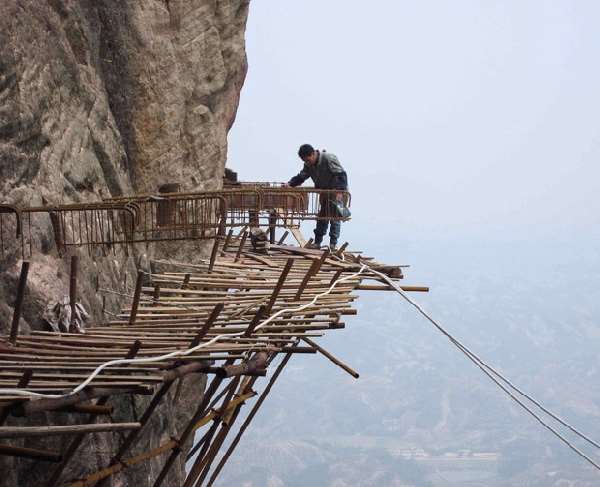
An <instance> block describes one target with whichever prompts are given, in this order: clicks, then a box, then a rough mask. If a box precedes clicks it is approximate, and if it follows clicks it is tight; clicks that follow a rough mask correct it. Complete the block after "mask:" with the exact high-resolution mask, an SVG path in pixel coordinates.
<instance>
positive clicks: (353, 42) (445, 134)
mask: <svg viewBox="0 0 600 487" xmlns="http://www.w3.org/2000/svg"><path fill="white" fill-rule="evenodd" d="M375 5H376V6H377V8H375ZM598 25H600V3H597V2H592V1H580V2H566V1H560V2H559V1H527V2H517V1H507V2H477V1H475V0H470V1H460V2H442V1H425V2H408V1H397V0H380V1H378V2H374V3H367V2H362V1H357V0H351V1H347V0H346V1H342V0H328V1H327V2H318V1H316V0H305V1H302V2H286V1H280V2H274V1H269V0H253V1H252V2H251V5H250V17H249V21H248V28H247V34H246V40H247V51H248V62H249V71H248V76H247V78H246V82H245V85H244V88H243V90H242V94H241V102H240V108H239V112H238V116H237V120H236V122H235V124H234V126H233V128H232V130H231V132H230V135H229V160H228V166H229V167H231V168H232V169H234V170H236V171H238V173H239V175H240V178H241V179H245V180H257V179H261V180H271V181H286V180H288V179H289V178H290V177H291V176H292V175H294V174H295V173H296V172H297V171H298V170H299V169H300V167H301V163H300V160H299V159H298V158H297V156H296V151H297V148H298V146H299V145H300V144H301V143H305V142H309V143H312V144H313V145H315V147H319V148H326V149H327V150H329V151H331V152H333V153H335V154H337V155H338V157H339V158H340V160H341V161H342V164H343V165H344V166H345V168H346V170H347V172H348V176H349V181H350V189H351V191H352V194H353V208H352V210H353V220H352V222H350V223H349V224H347V225H345V226H344V228H343V232H346V233H347V234H350V235H352V234H354V235H356V234H357V233H358V232H360V231H361V230H362V229H367V228H373V227H383V228H386V229H388V230H389V228H390V227H398V228H402V229H406V231H413V232H415V231H417V232H418V231H423V232H443V233H448V234H450V235H454V234H457V235H460V234H481V235H485V234H486V233H491V234H497V235H501V234H504V235H505V236H506V235H508V238H510V237H511V236H512V237H514V238H527V237H528V236H530V235H533V234H538V233H539V234H541V235H546V234H549V235H557V236H559V235H571V234H577V235H580V236H581V237H582V238H584V239H586V238H592V237H594V238H595V237H597V235H598V231H599V228H600V198H598V192H599V190H600V164H599V162H598V160H599V157H600V96H599V95H598V86H600V68H599V67H598V63H597V61H596V59H597V54H598V47H600V30H599V29H598V28H597V26H598Z"/></svg>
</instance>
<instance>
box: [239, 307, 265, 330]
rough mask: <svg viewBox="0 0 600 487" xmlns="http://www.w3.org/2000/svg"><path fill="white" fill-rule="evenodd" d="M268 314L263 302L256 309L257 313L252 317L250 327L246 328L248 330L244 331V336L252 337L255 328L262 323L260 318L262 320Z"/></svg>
mask: <svg viewBox="0 0 600 487" xmlns="http://www.w3.org/2000/svg"><path fill="white" fill-rule="evenodd" d="M266 315H267V307H266V306H265V305H264V304H263V305H261V306H260V307H259V308H258V310H257V311H256V314H255V315H254V318H252V321H251V322H250V324H249V325H248V328H246V331H245V332H244V335H243V337H244V338H249V337H251V336H252V334H253V333H254V329H255V328H256V327H257V326H258V324H259V323H260V320H262V319H263V318H264V317H265V316H266Z"/></svg>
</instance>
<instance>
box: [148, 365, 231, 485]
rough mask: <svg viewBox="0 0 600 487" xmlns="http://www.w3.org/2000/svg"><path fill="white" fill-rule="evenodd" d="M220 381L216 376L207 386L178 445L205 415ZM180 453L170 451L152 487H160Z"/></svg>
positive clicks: (179, 451)
mask: <svg viewBox="0 0 600 487" xmlns="http://www.w3.org/2000/svg"><path fill="white" fill-rule="evenodd" d="M222 381H223V378H221V377H219V376H216V377H215V378H214V379H213V380H212V382H211V383H210V385H209V386H208V389H207V390H206V391H205V393H204V397H203V398H202V402H201V403H200V405H199V406H198V408H197V409H196V412H195V413H194V415H193V416H192V418H191V420H190V421H189V422H188V425H187V427H186V428H185V430H184V431H183V433H182V434H181V436H180V437H179V439H178V440H176V442H177V444H178V445H183V444H184V443H185V442H186V441H187V439H188V438H189V436H190V435H191V434H193V432H194V431H195V429H194V426H195V424H196V423H197V422H198V421H199V420H200V419H201V418H202V417H203V416H204V415H205V414H206V413H207V411H206V408H207V406H208V404H209V403H210V400H211V399H212V397H213V395H214V394H215V392H216V391H217V389H218V388H219V386H220V385H221V382H222ZM180 453H181V450H180V449H179V448H175V449H174V450H172V451H171V454H170V455H169V457H168V458H167V460H166V462H165V464H164V465H163V468H162V470H161V471H160V473H159V474H158V477H156V480H155V481H154V487H160V485H161V484H162V483H163V481H164V480H165V478H166V476H167V474H168V473H169V470H170V469H171V466H172V465H173V463H174V462H175V460H176V459H177V457H178V456H179V454H180Z"/></svg>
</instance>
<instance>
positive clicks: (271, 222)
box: [269, 211, 277, 244]
mask: <svg viewBox="0 0 600 487" xmlns="http://www.w3.org/2000/svg"><path fill="white" fill-rule="evenodd" d="M275 225H277V213H275V212H274V211H271V212H269V243H271V244H274V243H275Z"/></svg>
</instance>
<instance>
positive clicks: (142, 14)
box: [0, 0, 249, 486]
mask: <svg viewBox="0 0 600 487" xmlns="http://www.w3.org/2000/svg"><path fill="white" fill-rule="evenodd" d="M248 8H249V0H143V1H142V0H131V1H129V0H128V1H122V0H3V1H2V2H0V202H3V203H10V204H15V205H22V206H35V205H42V204H62V203H74V202H89V201H99V200H101V199H102V198H103V197H109V196H117V195H122V194H130V193H133V192H140V193H143V192H156V191H157V189H158V187H159V186H160V185H162V184H165V183H178V184H180V186H181V188H182V189H184V190H202V189H215V188H218V187H219V186H220V184H221V180H222V176H223V172H224V166H225V160H226V157H227V132H228V130H229V128H230V127H231V125H232V124H233V121H234V119H235V114H236V110H237V106H238V101H239V94H240V90H241V87H242V84H243V81H244V78H245V75H246V69H247V64H246V53H245V43H244V34H245V26H246V19H247V15H248ZM10 231H11V228H5V229H4V232H5V233H4V240H5V249H4V250H5V251H4V254H3V255H2V256H1V258H0V331H1V332H6V331H7V329H8V326H9V324H10V320H11V317H12V306H13V303H14V299H15V293H16V283H17V279H18V275H19V268H20V259H21V248H20V243H17V242H16V241H11V239H10V238H9V237H8V236H7V235H8V234H9V233H10ZM7 232H8V233H7ZM32 233H33V235H34V242H33V247H32V251H33V254H32V256H31V257H30V260H31V269H30V272H29V279H28V288H27V294H26V299H25V306H24V311H23V316H22V319H21V330H22V331H24V332H26V331H27V330H28V329H30V328H41V327H42V324H41V316H42V314H43V310H44V307H45V305H46V303H47V302H49V301H51V300H53V299H57V298H59V297H60V296H63V295H64V294H65V293H67V292H68V279H69V258H68V257H69V256H68V255H63V256H62V257H60V256H59V255H58V253H57V251H56V246H55V244H54V237H53V234H52V227H51V225H50V222H49V221H48V222H44V221H43V220H40V221H36V222H35V223H34V224H33V226H32ZM197 250H199V252H197V254H198V255H201V252H202V250H203V249H201V248H200V249H197ZM144 252H147V253H153V255H154V256H158V257H160V256H161V250H160V249H159V250H153V249H150V250H143V251H138V252H134V253H133V255H132V254H130V255H125V254H123V253H122V252H120V251H116V252H115V253H114V254H113V253H111V254H110V255H109V256H108V257H107V256H103V255H102V253H101V252H99V251H93V252H91V253H89V254H88V253H87V252H85V251H80V252H79V255H80V264H79V267H80V271H79V295H80V296H81V299H82V303H83V305H84V306H85V308H86V309H88V310H90V311H91V313H92V316H93V320H94V321H98V320H100V319H102V318H103V317H102V314H101V313H100V310H101V308H102V305H101V302H102V301H101V299H100V293H98V292H97V289H98V288H110V289H113V290H117V291H119V292H122V293H124V294H127V293H128V292H130V291H131V288H132V287H133V285H134V283H133V279H134V278H132V276H133V275H134V273H135V267H136V263H138V262H139V260H140V259H142V260H145V259H147V258H148V256H143V255H141V254H142V253H144ZM162 252H163V253H164V250H163V251H162ZM119 299H122V297H119V296H118V295H110V296H107V298H106V307H107V309H110V310H112V311H116V308H117V307H118V304H119V301H118V300H119ZM189 382H190V384H187V383H186V384H187V385H186V387H187V388H188V394H186V395H183V394H182V395H181V397H180V399H179V401H178V402H177V403H174V402H173V401H172V400H171V399H172V398H171V399H169V400H167V401H166V402H165V404H164V405H163V406H162V407H163V411H161V414H164V415H169V414H172V416H173V417H174V418H175V421H173V422H165V424H161V425H152V426H151V428H149V431H148V432H146V436H147V438H146V440H145V441H147V442H148V444H154V443H156V441H158V439H160V438H161V437H169V436H170V435H174V434H176V432H177V431H178V428H180V427H181V424H182V421H183V419H184V417H185V416H186V414H191V408H193V404H196V403H197V401H198V398H199V397H201V394H202V390H203V379H202V378H201V377H199V378H198V379H197V380H190V381H189ZM193 384H196V385H195V386H193ZM201 386H202V387H201ZM120 401H121V400H120ZM116 406H117V409H118V414H119V415H121V419H122V420H128V419H131V417H132V416H133V415H134V413H133V410H134V409H135V408H132V407H131V405H130V404H129V403H123V404H121V402H119V403H118V404H116ZM47 419H48V418H45V417H39V418H33V419H32V420H33V421H35V422H37V423H36V424H44V422H45V421H47ZM60 420H61V419H60V417H59V416H58V414H55V415H54V417H53V418H52V421H53V422H55V424H56V421H60ZM64 420H65V421H69V418H67V417H65V418H64ZM82 420H83V419H82ZM7 424H9V425H10V424H17V420H16V419H15V418H11V419H9V421H8V423H7ZM161 428H162V429H161ZM90 438H91V440H90V441H91V443H88V444H87V445H84V446H83V447H82V451H85V452H86V455H87V457H86V458H82V457H79V458H77V459H76V460H74V461H73V462H72V463H71V464H70V466H69V467H68V468H67V470H66V472H65V475H64V478H65V479H72V478H76V477H79V476H81V475H84V474H85V473H88V472H89V471H90V469H93V468H95V467H97V466H100V465H105V464H106V461H107V460H108V458H109V455H110V451H109V450H110V445H111V442H112V440H111V439H110V437H109V435H107V434H97V435H92V436H90ZM64 441H65V440H64V439H62V440H60V441H59V440H55V439H52V438H48V439H44V445H45V447H46V448H50V449H61V448H63V447H64V443H61V442H64ZM17 444H20V445H23V444H27V445H29V442H18V443H17ZM32 446H33V445H32ZM157 465H158V463H156V462H151V464H150V465H149V467H148V469H147V471H153V472H154V471H156V469H157V468H158V467H157ZM0 470H1V471H2V472H5V473H7V474H6V475H2V476H0V486H25V485H32V484H31V483H30V481H33V480H32V479H36V480H35V482H36V485H39V484H38V483H37V482H39V479H40V478H44V477H45V476H47V474H48V472H49V471H50V470H51V466H49V465H47V464H46V465H44V464H42V463H39V462H38V463H33V462H30V461H27V460H21V461H16V460H15V459H12V458H9V457H0ZM147 471H146V470H144V469H134V470H132V471H131V472H126V473H125V474H123V475H120V476H119V477H116V479H115V481H114V485H119V486H127V485H132V486H133V485H136V486H143V485H146V483H145V478H146V479H147ZM182 474H183V463H182V462H180V464H179V465H178V466H177V468H175V469H174V470H173V473H172V475H171V476H170V477H169V479H168V482H166V485H180V484H181V475H182ZM144 476H146V477H145V478H144Z"/></svg>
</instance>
